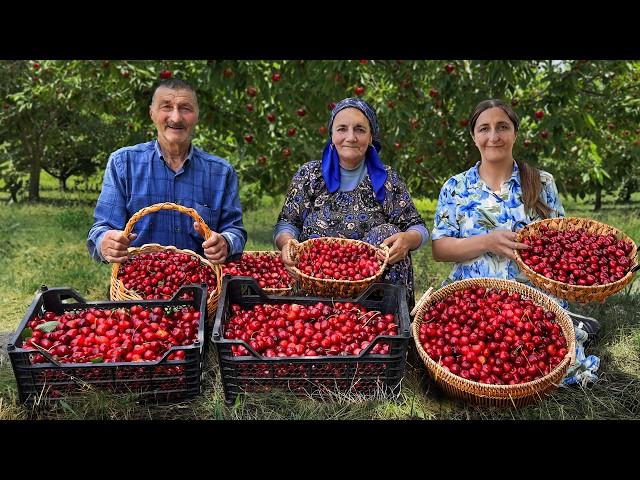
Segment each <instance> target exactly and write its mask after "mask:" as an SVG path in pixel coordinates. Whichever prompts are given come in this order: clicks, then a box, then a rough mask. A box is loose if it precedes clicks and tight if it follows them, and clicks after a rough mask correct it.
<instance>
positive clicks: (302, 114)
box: [296, 108, 307, 117]
mask: <svg viewBox="0 0 640 480" xmlns="http://www.w3.org/2000/svg"><path fill="white" fill-rule="evenodd" d="M296 113H297V114H298V116H299V117H304V116H305V115H306V114H307V111H306V110H305V109H304V108H299V109H298V110H297V111H296Z"/></svg>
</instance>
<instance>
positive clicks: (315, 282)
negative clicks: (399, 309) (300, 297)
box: [284, 237, 389, 298]
mask: <svg viewBox="0 0 640 480" xmlns="http://www.w3.org/2000/svg"><path fill="white" fill-rule="evenodd" d="M314 241H322V242H324V243H328V244H329V245H352V244H358V245H365V246H367V247H368V248H371V249H372V250H376V255H378V258H379V259H380V260H382V264H381V265H380V268H379V269H378V271H377V272H376V274H375V275H373V276H371V277H367V278H363V279H362V280H335V279H328V278H316V277H312V276H310V275H307V274H306V273H304V272H302V271H301V270H300V269H298V268H297V264H298V259H299V258H300V255H302V254H303V253H304V252H305V251H307V250H308V249H310V248H311V246H312V245H313V242H314ZM284 248H288V249H289V258H291V260H293V261H294V262H295V266H293V267H291V268H290V269H289V271H290V272H291V274H292V275H293V276H294V277H296V278H297V279H298V281H299V286H300V289H301V290H302V291H303V292H304V293H306V294H309V295H316V296H320V297H340V298H347V297H352V296H355V295H358V294H359V293H362V292H363V291H364V290H366V289H367V287H368V286H369V285H371V284H372V283H374V282H376V281H377V280H378V279H379V278H380V277H381V276H382V274H383V272H384V270H385V268H387V264H388V263H389V247H387V246H386V245H381V246H380V247H376V246H374V245H371V244H370V243H367V242H363V241H361V240H352V239H347V238H337V237H318V238H310V239H309V240H305V241H304V242H301V243H298V242H296V241H290V242H289V243H288V244H287V245H286V246H285V247H284Z"/></svg>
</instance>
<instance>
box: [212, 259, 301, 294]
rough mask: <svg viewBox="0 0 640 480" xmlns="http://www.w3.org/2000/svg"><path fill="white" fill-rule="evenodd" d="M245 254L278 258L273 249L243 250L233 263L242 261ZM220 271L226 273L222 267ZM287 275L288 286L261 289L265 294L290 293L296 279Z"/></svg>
mask: <svg viewBox="0 0 640 480" xmlns="http://www.w3.org/2000/svg"><path fill="white" fill-rule="evenodd" d="M245 256H252V257H257V256H264V257H271V258H276V257H277V258H280V252H276V251H273V250H245V251H244V252H243V253H242V257H241V258H240V260H237V261H236V262H235V263H239V262H242V260H243V259H244V258H245ZM222 272H223V274H225V273H226V272H225V268H224V267H223V268H222ZM289 277H290V281H289V282H288V283H289V286H288V287H286V288H273V287H265V288H263V289H262V290H263V291H264V293H266V294H267V295H291V294H292V293H293V291H294V287H295V284H296V279H295V278H294V277H292V276H291V275H289Z"/></svg>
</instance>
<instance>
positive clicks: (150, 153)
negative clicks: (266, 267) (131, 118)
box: [87, 78, 247, 263]
mask: <svg viewBox="0 0 640 480" xmlns="http://www.w3.org/2000/svg"><path fill="white" fill-rule="evenodd" d="M198 112H199V110H198V99H197V97H196V92H195V91H194V89H193V87H191V85H189V84H188V83H186V82H184V81H182V80H179V79H176V78H172V79H169V80H165V81H163V82H161V83H160V84H159V85H158V87H157V88H156V90H155V92H154V94H153V99H152V101H151V106H150V107H149V114H150V116H151V120H152V121H153V123H154V125H155V126H156V129H157V131H158V138H157V139H156V140H152V141H150V142H147V143H141V144H138V145H134V146H130V147H124V148H121V149H119V150H117V151H115V152H114V153H112V154H111V156H110V157H109V161H108V163H107V168H106V172H105V175H104V180H103V183H102V192H101V193H100V196H99V198H98V202H97V205H96V208H95V211H94V224H93V226H92V227H91V229H90V230H89V234H88V238H87V248H88V249H89V253H90V254H91V256H92V257H93V258H94V259H95V260H96V261H103V262H110V263H112V262H117V263H121V262H124V261H125V260H126V259H127V248H128V247H129V246H139V245H142V244H145V243H159V244H161V245H174V246H176V247H178V248H181V249H190V250H193V251H195V252H197V253H199V254H200V255H204V256H205V257H206V258H207V259H208V260H210V261H211V262H212V263H224V262H225V261H226V260H227V259H229V258H234V257H237V256H239V255H240V254H241V253H242V251H243V249H244V246H245V243H246V241H247V232H246V230H245V228H244V225H243V223H242V208H241V206H240V198H239V196H238V177H237V174H236V172H235V170H234V169H233V167H232V166H231V165H230V164H229V163H228V162H227V161H226V160H224V159H222V158H220V157H216V156H214V155H211V154H209V153H207V152H205V151H203V150H201V149H199V148H197V147H195V146H194V145H193V144H192V143H191V137H192V136H193V131H194V129H195V126H196V124H197V123H198ZM161 202H172V203H177V204H179V205H183V206H185V207H190V208H193V209H194V210H196V211H197V212H198V213H199V214H200V216H201V217H202V219H203V220H204V221H205V223H206V224H207V225H208V226H209V228H210V229H211V230H212V231H213V235H212V236H211V237H210V238H209V239H207V240H206V241H203V240H204V238H203V235H202V232H201V231H200V229H199V226H198V225H197V224H195V223H194V222H193V220H192V219H191V218H190V217H189V216H188V215H185V214H182V213H180V212H177V211H171V210H161V211H159V212H154V213H150V214H149V215H145V216H143V217H141V218H140V219H139V220H138V221H137V222H136V224H135V226H134V232H136V233H132V234H131V235H130V236H129V238H126V237H125V236H124V235H123V232H122V230H123V229H124V227H125V225H126V223H127V221H128V220H129V219H130V218H131V217H132V216H133V214H135V213H136V212H137V211H138V210H140V209H142V208H144V207H147V206H149V205H152V204H155V203H161Z"/></svg>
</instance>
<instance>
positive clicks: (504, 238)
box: [484, 230, 529, 260]
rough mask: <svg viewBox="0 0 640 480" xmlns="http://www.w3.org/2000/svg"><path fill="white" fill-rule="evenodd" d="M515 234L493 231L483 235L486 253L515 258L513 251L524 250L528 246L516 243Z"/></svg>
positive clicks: (506, 231) (507, 231)
mask: <svg viewBox="0 0 640 480" xmlns="http://www.w3.org/2000/svg"><path fill="white" fill-rule="evenodd" d="M517 235H518V234H517V233H515V232H512V231H510V230H494V231H493V232H491V233H487V234H486V235H485V239H484V240H485V242H486V248H487V251H489V252H492V253H495V254H496V255H501V256H503V257H507V258H511V259H512V260H513V259H515V258H516V256H515V255H514V253H513V250H526V249H528V248H529V245H526V244H524V243H520V242H516V237H517Z"/></svg>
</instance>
